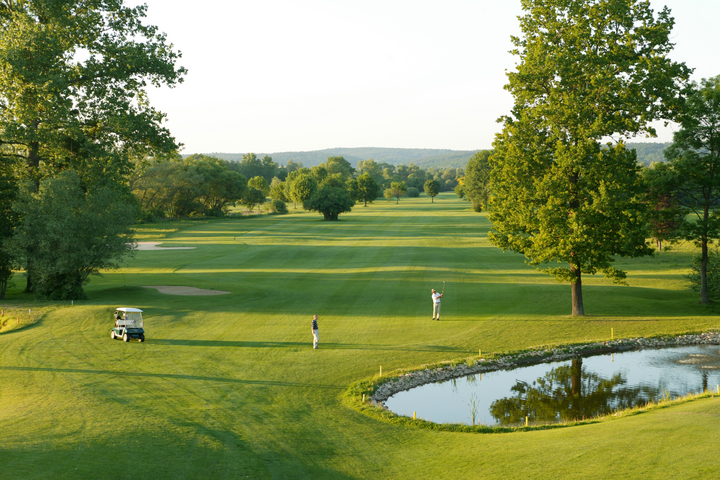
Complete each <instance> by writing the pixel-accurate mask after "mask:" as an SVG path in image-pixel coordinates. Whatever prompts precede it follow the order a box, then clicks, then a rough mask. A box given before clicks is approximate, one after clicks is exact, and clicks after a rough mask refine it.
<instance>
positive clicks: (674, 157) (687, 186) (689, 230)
mask: <svg viewBox="0 0 720 480" xmlns="http://www.w3.org/2000/svg"><path fill="white" fill-rule="evenodd" d="M678 122H679V123H680V130H678V131H677V132H675V134H674V136H673V143H672V145H671V146H670V147H669V148H668V149H667V150H666V151H665V156H666V157H667V159H668V160H669V163H661V164H657V165H655V166H654V168H651V169H649V170H648V171H647V176H648V177H649V180H650V185H651V186H653V187H654V190H655V192H656V193H657V196H658V197H659V199H658V201H664V202H665V203H666V204H667V205H666V207H667V208H665V209H664V210H665V211H666V212H667V214H666V216H667V215H672V214H673V210H676V211H677V210H679V212H678V213H679V214H680V215H679V216H678V217H677V218H678V219H679V222H678V223H679V225H677V228H676V229H675V232H676V235H677V236H679V237H681V238H684V239H686V240H691V241H694V242H695V243H696V244H697V246H698V247H700V269H699V277H700V302H701V303H708V302H709V301H710V296H709V294H708V282H707V266H708V245H709V243H710V242H711V241H712V240H713V239H716V238H718V237H720V210H719V206H720V76H718V77H714V78H711V79H703V80H702V81H701V82H700V84H693V85H692V90H691V92H690V93H689V95H688V97H687V101H686V102H685V108H684V110H683V113H682V114H681V115H680V116H679V117H678ZM672 207H674V208H672Z"/></svg>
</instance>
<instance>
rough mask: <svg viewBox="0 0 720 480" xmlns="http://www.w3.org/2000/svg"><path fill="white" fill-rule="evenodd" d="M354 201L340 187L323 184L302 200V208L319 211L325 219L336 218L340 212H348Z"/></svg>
mask: <svg viewBox="0 0 720 480" xmlns="http://www.w3.org/2000/svg"><path fill="white" fill-rule="evenodd" d="M354 205H355V201H354V200H353V199H352V198H350V195H349V194H348V193H347V192H346V191H345V190H344V189H342V188H337V187H330V186H327V185H326V186H323V187H321V188H320V189H319V190H318V191H317V192H316V193H315V194H314V195H313V196H312V197H310V198H309V199H308V200H305V202H303V208H304V209H305V210H309V211H311V212H319V213H320V214H322V216H323V217H324V218H325V220H337V219H338V215H340V214H341V213H346V212H350V211H351V210H352V207H353V206H354Z"/></svg>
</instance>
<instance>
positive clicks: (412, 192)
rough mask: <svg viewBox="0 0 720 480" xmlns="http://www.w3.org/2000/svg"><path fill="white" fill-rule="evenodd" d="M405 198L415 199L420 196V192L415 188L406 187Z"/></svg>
mask: <svg viewBox="0 0 720 480" xmlns="http://www.w3.org/2000/svg"><path fill="white" fill-rule="evenodd" d="M407 196H408V197H410V198H417V197H419V196H420V190H418V189H417V188H415V187H408V190H407Z"/></svg>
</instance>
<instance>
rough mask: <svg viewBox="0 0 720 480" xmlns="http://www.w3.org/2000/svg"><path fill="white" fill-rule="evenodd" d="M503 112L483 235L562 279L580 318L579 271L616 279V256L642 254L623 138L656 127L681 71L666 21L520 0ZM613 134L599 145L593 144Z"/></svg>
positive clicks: (617, 8)
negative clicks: (507, 108)
mask: <svg viewBox="0 0 720 480" xmlns="http://www.w3.org/2000/svg"><path fill="white" fill-rule="evenodd" d="M522 7H523V9H524V10H525V12H526V13H525V14H524V15H523V16H522V17H520V27H521V30H522V37H519V38H518V37H513V38H512V41H513V43H514V45H515V49H514V50H513V53H514V54H515V55H517V56H518V57H519V60H520V61H519V63H518V66H517V71H515V72H511V73H508V79H509V83H508V85H506V89H507V90H509V91H510V93H511V94H512V95H513V97H514V100H515V106H514V108H513V111H512V115H511V116H508V117H506V118H504V119H503V123H504V128H503V131H502V133H500V134H499V135H498V136H497V138H496V140H495V142H494V147H495V153H494V154H493V155H492V156H491V157H490V163H491V166H492V169H493V170H492V174H491V175H492V178H491V180H492V188H493V194H492V195H493V197H492V199H491V202H490V210H491V216H490V218H491V220H492V222H493V224H494V227H493V230H492V231H491V234H490V239H491V241H492V242H493V243H494V244H495V245H496V246H498V247H500V248H503V249H510V250H514V251H517V252H521V253H523V254H525V256H526V257H527V258H528V261H529V262H530V263H531V264H532V265H536V266H539V265H541V264H546V263H549V262H560V264H561V266H559V267H557V268H547V269H546V270H545V271H546V272H548V273H550V274H553V275H555V277H556V278H557V279H558V280H560V281H569V282H570V283H571V293H572V314H573V315H584V313H585V310H584V307H583V298H582V274H583V273H586V274H594V273H596V272H598V271H601V272H603V273H604V274H605V275H606V276H607V277H610V278H612V279H613V280H614V281H617V282H622V280H623V278H624V277H625V273H624V272H622V271H621V270H618V269H616V268H614V267H613V261H614V259H615V256H616V255H621V256H637V255H646V254H648V253H650V252H651V250H650V248H649V246H648V245H647V244H646V241H645V226H646V223H645V219H644V217H643V203H642V202H640V201H639V200H638V199H637V194H638V190H639V185H640V182H639V173H638V167H637V165H636V160H635V154H634V151H632V150H627V149H626V148H625V145H624V143H623V142H624V139H625V138H628V137H631V136H633V135H636V134H638V133H644V134H648V135H654V134H655V131H654V130H653V128H652V126H651V125H650V122H651V121H653V120H656V119H659V118H671V117H672V116H673V115H674V112H676V109H677V108H678V106H679V104H680V102H679V98H680V93H681V88H682V85H683V82H685V81H686V80H687V78H688V75H689V70H688V68H687V67H685V65H684V64H678V63H675V62H673V61H672V60H670V59H669V58H668V54H669V52H670V51H671V49H672V44H671V43H670V41H669V35H670V32H671V29H672V26H673V19H672V18H671V17H670V12H669V10H667V9H663V10H662V11H660V12H659V13H658V15H657V17H655V14H654V12H653V11H652V10H651V9H650V5H649V2H646V1H640V0H522ZM607 138H613V139H615V140H616V141H615V142H614V143H613V142H611V143H608V144H607V145H604V146H601V143H600V142H601V141H602V140H604V139H607Z"/></svg>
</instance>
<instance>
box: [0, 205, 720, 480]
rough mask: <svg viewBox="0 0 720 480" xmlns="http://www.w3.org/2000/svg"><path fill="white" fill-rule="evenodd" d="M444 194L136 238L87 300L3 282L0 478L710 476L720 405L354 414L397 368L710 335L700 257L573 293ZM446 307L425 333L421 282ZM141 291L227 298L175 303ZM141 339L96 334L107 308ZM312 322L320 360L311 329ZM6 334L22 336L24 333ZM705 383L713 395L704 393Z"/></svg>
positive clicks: (152, 227)
mask: <svg viewBox="0 0 720 480" xmlns="http://www.w3.org/2000/svg"><path fill="white" fill-rule="evenodd" d="M489 228H490V223H489V221H488V220H487V218H486V216H485V214H478V213H475V212H473V211H472V210H471V208H470V206H469V204H468V203H467V202H463V201H461V200H460V199H458V198H457V197H456V196H455V195H454V194H451V193H444V194H441V195H440V196H439V197H437V198H435V201H434V203H431V202H430V199H429V198H428V197H426V196H421V197H420V198H403V199H401V200H400V203H399V204H395V202H394V201H392V202H386V201H384V200H377V201H376V202H375V203H373V204H370V205H368V207H367V208H364V207H363V206H362V204H360V205H358V206H356V207H354V208H353V211H352V213H350V214H346V215H341V216H340V221H338V222H327V221H323V220H322V217H321V216H320V215H317V214H315V213H309V212H304V211H301V210H293V209H291V213H290V214H288V215H282V216H281V215H273V216H257V217H244V218H237V217H232V218H226V219H218V220H198V221H178V222H168V223H157V224H149V225H141V226H138V240H140V241H148V242H163V243H162V246H168V247H172V246H182V247H196V248H194V249H184V250H168V251H158V250H149V251H139V252H137V254H136V256H135V257H134V258H129V259H128V260H127V261H123V262H122V267H123V268H121V269H119V270H116V271H111V272H106V273H105V274H104V275H103V276H102V277H93V278H92V279H91V281H90V283H89V284H87V285H86V287H85V291H86V293H87V295H88V300H84V301H79V302H74V305H71V304H70V302H63V303H62V304H59V303H52V302H40V301H36V300H34V298H33V297H32V296H30V295H28V294H24V293H21V291H22V289H23V288H24V279H23V277H22V275H21V274H18V275H16V276H15V278H14V282H15V284H16V285H15V287H14V288H12V289H10V290H9V292H8V295H7V298H6V300H4V301H3V302H2V303H1V304H0V305H1V306H2V308H3V310H4V316H3V317H2V321H3V322H4V323H3V328H2V329H1V330H0V478H8V479H32V478H52V479H64V478H72V479H75V478H93V479H102V478H109V479H122V478H128V479H139V478H147V479H153V480H156V479H163V478H187V479H200V478H208V479H219V478H229V479H236V478H277V479H287V478H330V479H350V478H353V479H354V478H375V479H381V478H413V479H419V478H428V479H429V478H451V479H456V478H486V479H487V478H553V479H556V478H676V477H682V478H705V477H708V476H709V474H712V473H717V472H718V470H719V467H718V463H717V446H718V445H720V428H718V425H719V424H720V396H717V395H716V396H715V397H714V398H703V399H699V400H696V401H690V402H687V403H683V404H680V405H676V406H671V407H668V408H658V409H654V410H651V411H649V412H646V413H642V414H639V415H634V416H630V417H627V418H617V419H612V420H607V421H602V422H597V423H592V424H588V425H581V426H572V427H564V428H556V429H549V430H537V431H531V432H513V433H499V434H470V433H454V432H437V431H433V430H429V429H420V428H413V427H407V426H401V425H396V424H392V423H388V422H384V421H380V420H376V419H374V418H371V417H368V416H365V415H363V414H362V413H359V412H357V411H355V410H353V409H351V408H348V407H347V406H346V405H345V404H344V403H343V401H342V397H343V395H344V393H345V391H346V390H347V388H348V386H349V385H351V384H352V383H354V382H357V381H359V380H363V379H367V378H371V377H372V376H373V375H377V374H378V372H379V369H380V367H381V366H382V370H383V373H384V374H387V373H390V372H392V371H393V370H395V369H398V368H407V367H412V366H418V365H421V364H425V363H431V362H438V361H442V360H450V359H454V358H461V357H470V356H472V355H477V354H478V351H479V350H482V351H483V352H488V353H492V352H505V351H510V350H518V349H529V348H532V347H536V346H542V345H556V344H568V343H577V342H586V341H588V342H589V341H598V340H604V339H609V338H610V334H611V329H613V332H614V335H615V338H632V337H638V336H654V335H660V334H672V335H675V334H682V333H686V332H702V331H708V330H713V329H717V328H718V326H720V316H719V315H718V312H720V311H719V310H717V307H715V306H713V305H710V306H702V305H699V304H698V298H697V295H696V294H694V293H693V292H691V291H690V290H688V288H687V286H686V283H687V282H686V280H685V279H684V278H683V275H684V274H686V273H687V271H688V266H689V264H690V259H691V256H692V254H693V250H692V248H691V246H690V245H681V246H678V247H676V248H675V249H673V250H671V251H668V252H663V253H662V254H659V255H657V256H655V257H647V258H641V259H632V260H624V259H619V260H618V262H617V265H618V267H620V268H623V269H626V270H627V271H628V283H629V286H617V285H612V284H611V283H610V281H608V280H604V279H603V278H601V277H584V279H583V280H584V283H583V286H584V288H583V291H584V302H585V310H586V312H587V313H588V315H587V316H585V317H580V318H572V317H571V316H570V315H569V314H570V287H569V285H567V284H559V283H556V282H555V281H554V279H553V278H552V277H550V276H548V275H545V274H543V273H540V272H537V271H536V270H535V269H534V268H533V267H531V266H529V265H526V264H525V263H524V262H523V257H522V256H521V255H518V254H515V253H511V252H506V253H503V252H502V251H501V250H499V249H497V248H495V247H493V246H492V245H490V243H489V242H488V240H487V237H486V235H487V232H488V230H489ZM443 281H445V282H446V284H445V296H444V298H443V304H442V315H441V321H440V322H433V321H431V319H430V318H431V314H432V305H431V299H430V289H431V288H436V289H438V290H440V289H442V287H443V283H442V282H443ZM145 286H183V287H195V288H198V289H206V290H216V291H223V292H230V293H229V294H223V295H212V296H202V295H187V296H185V295H169V294H166V293H161V292H160V291H158V290H157V289H155V288H144V287H145ZM123 306H124V307H137V308H141V309H142V310H143V311H144V317H145V331H146V341H145V342H144V343H139V342H131V343H124V342H122V341H120V340H111V339H110V329H111V328H112V325H113V320H112V318H111V314H112V312H113V311H114V309H115V308H116V307H123ZM313 314H317V315H318V316H319V322H318V323H319V330H320V348H319V349H318V350H313V349H312V334H311V331H310V330H311V329H310V325H311V319H312V315H313ZM18 323H19V325H18ZM712 387H713V388H714V387H715V386H714V385H713V386H712Z"/></svg>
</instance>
